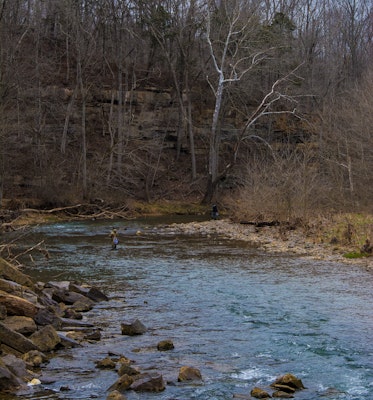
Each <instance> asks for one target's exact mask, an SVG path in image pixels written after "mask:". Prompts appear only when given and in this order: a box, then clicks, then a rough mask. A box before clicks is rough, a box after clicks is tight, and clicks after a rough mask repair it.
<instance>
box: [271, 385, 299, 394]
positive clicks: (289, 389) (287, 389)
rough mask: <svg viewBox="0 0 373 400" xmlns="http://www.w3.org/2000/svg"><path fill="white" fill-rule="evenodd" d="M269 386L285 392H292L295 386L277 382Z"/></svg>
mask: <svg viewBox="0 0 373 400" xmlns="http://www.w3.org/2000/svg"><path fill="white" fill-rule="evenodd" d="M271 386H272V387H273V388H275V389H277V390H281V391H283V392H286V393H294V392H295V388H294V387H291V386H289V385H281V384H279V383H274V384H272V385H271Z"/></svg>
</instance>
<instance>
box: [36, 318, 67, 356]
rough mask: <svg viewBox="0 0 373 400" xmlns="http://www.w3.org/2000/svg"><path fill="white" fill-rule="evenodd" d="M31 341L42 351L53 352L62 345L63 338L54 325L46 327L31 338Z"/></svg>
mask: <svg viewBox="0 0 373 400" xmlns="http://www.w3.org/2000/svg"><path fill="white" fill-rule="evenodd" d="M30 340H31V341H32V342H33V343H34V344H35V345H36V346H38V348H39V350H40V351H45V352H48V351H52V350H54V349H55V348H56V347H57V345H59V344H60V343H61V338H60V337H59V336H58V333H57V332H56V330H55V329H54V328H53V326H52V325H46V326H44V327H43V328H41V329H40V330H39V331H36V332H35V333H33V334H32V335H31V336H30Z"/></svg>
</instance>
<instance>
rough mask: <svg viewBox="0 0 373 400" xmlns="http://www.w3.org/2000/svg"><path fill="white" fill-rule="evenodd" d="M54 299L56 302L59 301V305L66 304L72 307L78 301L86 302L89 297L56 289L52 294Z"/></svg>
mask: <svg viewBox="0 0 373 400" xmlns="http://www.w3.org/2000/svg"><path fill="white" fill-rule="evenodd" d="M52 299H53V300H54V301H57V302H58V303H65V304H69V305H72V304H74V303H76V302H77V301H78V300H86V299H87V297H85V296H84V295H82V294H80V293H77V292H71V291H68V290H64V289H56V290H55V291H54V292H53V293H52Z"/></svg>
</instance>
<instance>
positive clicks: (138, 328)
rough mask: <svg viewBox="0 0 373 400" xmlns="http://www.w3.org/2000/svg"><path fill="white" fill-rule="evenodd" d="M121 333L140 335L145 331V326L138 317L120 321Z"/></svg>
mask: <svg viewBox="0 0 373 400" xmlns="http://www.w3.org/2000/svg"><path fill="white" fill-rule="evenodd" d="M121 330H122V335H127V336H135V335H142V334H143V333H145V332H146V331H147V329H146V326H145V325H144V324H143V323H142V322H141V321H139V320H138V319H136V320H134V321H125V322H122V323H121Z"/></svg>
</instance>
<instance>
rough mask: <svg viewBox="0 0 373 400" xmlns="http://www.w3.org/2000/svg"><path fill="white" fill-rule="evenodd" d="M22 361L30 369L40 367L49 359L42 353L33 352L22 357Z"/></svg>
mask: <svg viewBox="0 0 373 400" xmlns="http://www.w3.org/2000/svg"><path fill="white" fill-rule="evenodd" d="M22 360H23V361H24V362H25V363H26V364H27V365H28V366H29V368H34V367H40V365H41V364H43V363H45V362H46V361H47V357H46V355H45V354H43V353H42V352H41V351H38V350H31V351H29V352H27V353H26V354H24V355H23V356H22Z"/></svg>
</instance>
